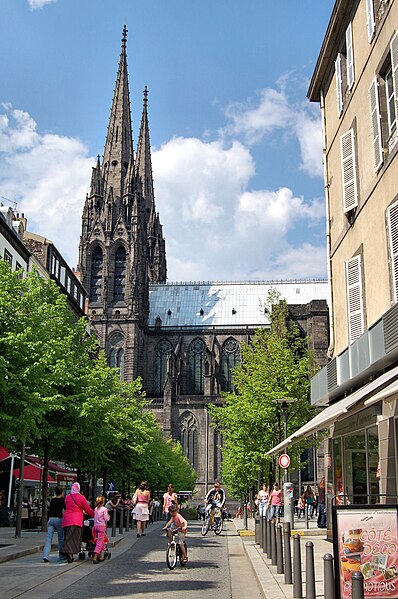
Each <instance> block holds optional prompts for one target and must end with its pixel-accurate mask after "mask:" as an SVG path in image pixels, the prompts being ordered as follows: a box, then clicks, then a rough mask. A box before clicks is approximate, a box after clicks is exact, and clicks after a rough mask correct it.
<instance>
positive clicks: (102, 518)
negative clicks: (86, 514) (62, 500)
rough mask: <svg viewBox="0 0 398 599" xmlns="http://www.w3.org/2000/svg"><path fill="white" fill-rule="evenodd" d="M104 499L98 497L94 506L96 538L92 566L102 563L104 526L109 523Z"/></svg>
mask: <svg viewBox="0 0 398 599" xmlns="http://www.w3.org/2000/svg"><path fill="white" fill-rule="evenodd" d="M104 504H105V497H103V496H102V495H99V496H98V497H97V499H96V500H95V504H94V529H93V533H94V535H95V538H96V542H95V549H94V558H93V564H98V562H103V561H104V550H105V535H106V525H107V522H109V519H110V516H109V512H108V510H107V509H106V507H105V505H104Z"/></svg>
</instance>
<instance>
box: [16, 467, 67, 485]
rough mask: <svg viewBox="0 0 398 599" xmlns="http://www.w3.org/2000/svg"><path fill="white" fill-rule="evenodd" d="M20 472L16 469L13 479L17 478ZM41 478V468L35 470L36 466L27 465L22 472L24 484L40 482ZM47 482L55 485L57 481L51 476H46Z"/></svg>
mask: <svg viewBox="0 0 398 599" xmlns="http://www.w3.org/2000/svg"><path fill="white" fill-rule="evenodd" d="M19 473H20V470H19V468H17V469H16V470H14V471H13V474H14V476H15V478H19ZM42 476H43V470H42V469H41V468H37V467H36V466H32V465H31V464H27V465H26V466H25V470H24V480H25V481H26V482H35V483H37V482H40V481H41V479H42ZM47 480H48V482H49V483H56V482H57V481H56V480H54V479H53V477H52V476H50V475H48V476H47Z"/></svg>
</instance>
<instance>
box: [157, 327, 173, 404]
mask: <svg viewBox="0 0 398 599" xmlns="http://www.w3.org/2000/svg"><path fill="white" fill-rule="evenodd" d="M172 351H173V346H172V344H171V343H170V341H168V340H167V339H162V341H159V343H158V344H157V346H156V349H155V394H156V395H161V394H162V393H163V387H164V383H165V381H166V374H167V370H166V369H167V356H168V355H169V353H170V352H172Z"/></svg>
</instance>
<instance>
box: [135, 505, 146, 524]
mask: <svg viewBox="0 0 398 599" xmlns="http://www.w3.org/2000/svg"><path fill="white" fill-rule="evenodd" d="M133 515H134V519H135V520H138V521H139V522H147V521H148V520H149V509H148V504H147V503H137V504H136V506H135V508H134V509H133Z"/></svg>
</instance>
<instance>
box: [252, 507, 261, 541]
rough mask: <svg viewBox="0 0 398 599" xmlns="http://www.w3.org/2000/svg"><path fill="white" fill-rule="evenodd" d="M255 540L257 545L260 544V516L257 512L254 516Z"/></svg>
mask: <svg viewBox="0 0 398 599" xmlns="http://www.w3.org/2000/svg"><path fill="white" fill-rule="evenodd" d="M254 542H255V543H256V545H260V547H261V542H260V516H258V515H257V514H256V515H255V516H254Z"/></svg>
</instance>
